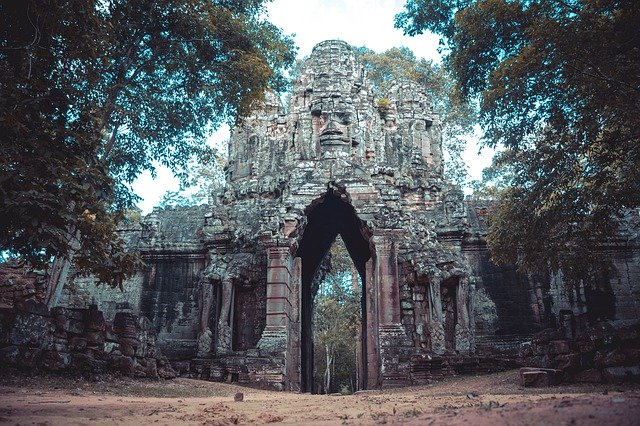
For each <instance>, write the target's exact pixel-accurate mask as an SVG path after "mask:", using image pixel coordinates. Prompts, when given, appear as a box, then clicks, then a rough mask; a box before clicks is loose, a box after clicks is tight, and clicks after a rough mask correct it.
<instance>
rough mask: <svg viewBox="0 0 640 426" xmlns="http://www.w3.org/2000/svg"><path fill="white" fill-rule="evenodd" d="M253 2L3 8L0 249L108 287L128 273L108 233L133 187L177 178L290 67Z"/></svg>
mask: <svg viewBox="0 0 640 426" xmlns="http://www.w3.org/2000/svg"><path fill="white" fill-rule="evenodd" d="M261 5H262V1H242V2H229V1H200V0H179V1H174V0H172V1H169V0H160V1H156V0H154V1H151V0H140V1H131V0H112V1H107V2H103V1H100V0H54V1H46V2H45V1H41V0H7V1H3V2H1V3H0V75H1V77H0V138H1V139H0V142H1V145H0V251H5V250H8V251H10V252H11V253H13V254H15V255H19V256H22V257H24V258H27V259H29V260H30V261H32V262H34V263H40V264H43V263H46V262H48V261H49V260H50V259H51V258H52V257H53V256H56V255H57V256H62V257H73V258H75V260H76V267H77V271H78V272H81V273H89V272H90V273H94V274H97V275H98V276H99V277H100V279H101V280H102V281H104V282H107V283H109V284H112V285H117V284H118V283H119V282H121V280H122V278H123V277H124V276H127V275H128V274H130V273H131V271H132V270H133V268H134V267H135V266H136V265H137V261H136V257H135V256H134V255H132V254H129V253H125V252H124V251H123V244H122V241H120V240H119V238H117V237H116V235H115V230H116V223H118V222H119V221H121V220H122V219H123V217H124V212H125V211H126V209H127V208H128V207H130V206H132V205H133V203H134V201H135V195H134V194H133V193H132V192H131V190H130V189H129V184H130V183H131V182H132V181H133V180H134V179H135V178H136V177H137V176H138V175H139V174H140V172H141V171H143V170H153V164H154V162H159V163H161V164H164V165H166V166H168V167H170V168H171V169H172V170H173V171H174V172H176V173H178V175H180V173H181V172H183V171H184V170H185V168H186V167H187V166H188V164H189V163H190V161H191V160H192V159H193V158H198V157H206V156H207V155H210V154H211V153H210V149H209V148H207V147H206V144H205V139H206V137H207V135H208V133H209V131H210V129H211V128H212V127H213V128H215V127H216V126H217V125H219V124H220V123H221V122H224V121H227V122H229V121H233V120H234V119H235V117H236V116H237V115H242V114H245V113H246V112H247V111H249V110H250V108H251V107H252V105H254V104H255V102H257V101H259V100H260V99H261V97H262V94H263V93H264V91H265V89H266V88H267V87H268V86H270V85H271V86H274V87H276V88H281V87H282V86H283V83H284V81H285V80H284V78H283V75H282V73H281V72H280V70H281V69H282V67H283V66H288V65H290V64H291V63H292V61H293V57H294V54H293V49H292V41H291V40H290V39H289V38H288V37H286V36H283V35H282V34H281V33H280V31H279V30H278V29H277V28H275V27H273V26H272V25H271V24H270V23H268V22H266V21H264V20H262V19H261V18H260V16H261V13H262V6H261Z"/></svg>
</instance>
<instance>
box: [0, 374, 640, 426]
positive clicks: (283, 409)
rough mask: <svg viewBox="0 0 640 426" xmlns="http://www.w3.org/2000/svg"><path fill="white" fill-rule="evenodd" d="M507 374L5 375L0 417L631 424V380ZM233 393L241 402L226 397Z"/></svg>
mask: <svg viewBox="0 0 640 426" xmlns="http://www.w3.org/2000/svg"><path fill="white" fill-rule="evenodd" d="M515 379H516V373H514V372H508V373H500V374H494V375H488V376H479V377H465V378H460V377H458V378H455V379H451V380H447V381H445V382H443V383H439V384H434V385H430V386H421V387H412V388H405V389H396V390H392V391H386V392H380V391H372V392H363V393H359V394H356V395H349V396H327V395H309V394H293V393H283V392H269V391H262V390H254V389H248V388H243V387H239V386H234V385H228V384H218V383H211V382H201V381H197V380H189V379H176V380H173V381H169V382H150V381H145V382H142V383H141V382H135V381H127V380H122V379H118V380H116V381H107V382H99V383H97V384H96V383H88V382H83V381H75V382H71V381H68V382H65V381H64V380H55V379H49V380H44V381H43V380H40V381H39V380H38V379H30V381H29V382H28V383H22V384H21V383H19V381H18V380H14V381H12V380H9V381H2V382H0V423H7V424H18V423H19V424H40V425H44V424H52V425H54V424H60V425H63V424H64V425H89V424H107V423H108V424H136V425H138V424H177V423H180V424H194V425H196V424H197V425H202V424H207V425H227V424H244V423H258V424H264V423H278V422H282V423H290V424H327V425H329V424H331V425H334V424H335V425H340V424H385V423H386V424H438V425H439V424H452V425H457V424H469V425H491V426H495V425H501V424H512V425H521V424H535V425H540V424H545V425H562V424H567V425H568V424H578V425H582V424H587V425H588V424H593V425H596V424H597V425H609V424H616V425H640V386H638V385H626V386H608V387H607V386H559V387H555V388H550V389H545V390H540V389H538V390H531V389H521V388H518V386H517V382H516V381H515ZM7 382H8V383H7ZM5 383H6V384H5ZM38 384H39V386H38ZM237 392H242V393H243V394H244V401H242V402H235V401H234V395H235V393H237Z"/></svg>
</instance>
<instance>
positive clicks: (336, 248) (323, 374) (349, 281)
mask: <svg viewBox="0 0 640 426" xmlns="http://www.w3.org/2000/svg"><path fill="white" fill-rule="evenodd" d="M328 256H329V262H330V267H329V269H328V270H326V271H325V275H324V279H323V281H322V284H321V285H320V288H319V289H318V293H317V295H316V297H315V309H314V317H313V322H314V333H313V337H314V339H313V340H314V358H315V363H314V364H315V372H316V374H315V381H316V383H317V385H316V387H317V388H318V389H322V390H323V391H324V393H335V392H341V393H344V392H346V390H349V389H350V390H351V392H353V390H354V389H353V386H354V383H355V374H356V369H357V367H356V344H357V341H356V340H357V330H358V328H359V326H360V324H361V312H360V301H361V290H360V289H361V284H360V287H358V288H356V289H354V286H353V275H354V274H356V275H357V272H356V271H355V267H354V266H353V262H352V261H351V258H350V256H349V253H348V252H347V249H346V247H345V245H344V242H343V241H342V238H340V237H338V238H337V239H336V242H335V243H334V244H333V245H332V246H331V249H330V251H329V254H328ZM351 392H349V393H351Z"/></svg>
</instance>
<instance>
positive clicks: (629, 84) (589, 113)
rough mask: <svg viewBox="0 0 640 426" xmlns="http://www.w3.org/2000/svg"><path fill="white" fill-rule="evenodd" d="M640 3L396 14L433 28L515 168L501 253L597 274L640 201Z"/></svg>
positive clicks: (611, 0)
mask: <svg viewBox="0 0 640 426" xmlns="http://www.w3.org/2000/svg"><path fill="white" fill-rule="evenodd" d="M638 22H640V3H638V2H637V1H634V0H563V1H561V0H557V1H548V0H544V1H542V0H528V1H525V0H520V1H507V0H482V1H477V0H459V1H447V2H444V1H436V2H431V1H430V2H427V1H423V0H409V1H407V3H406V5H405V11H404V12H402V13H401V14H399V15H397V16H396V25H397V26H400V27H402V28H404V30H405V32H407V33H409V34H412V35H415V34H419V33H420V32H422V31H424V30H431V31H434V32H436V33H438V34H440V35H442V36H443V38H444V42H443V44H444V46H445V47H446V48H448V49H449V54H448V56H447V59H446V61H447V63H448V64H450V66H451V68H452V70H453V73H454V76H455V78H456V80H457V85H456V87H457V90H458V91H459V92H460V94H461V95H462V96H464V97H466V98H476V97H479V98H480V102H481V104H480V109H481V122H482V124H483V127H484V129H485V143H487V144H489V145H492V146H495V145H500V146H502V147H504V148H505V152H504V153H503V154H501V156H500V163H499V167H501V168H502V169H503V170H504V171H505V172H506V175H505V176H507V177H508V180H509V182H508V186H507V187H506V188H505V189H504V190H503V191H502V192H501V195H500V197H499V203H498V207H497V211H496V213H495V215H494V217H493V220H492V222H491V232H490V234H489V237H488V243H489V246H490V248H491V250H492V256H493V258H494V260H496V261H498V262H512V263H515V264H516V265H518V266H519V267H520V268H521V269H522V270H525V271H535V270H538V271H539V270H545V269H546V268H548V267H551V269H552V270H559V269H561V270H562V271H563V273H564V275H565V277H567V278H568V279H569V281H570V282H576V281H577V280H580V279H582V278H585V277H587V276H588V275H591V274H592V273H593V265H596V264H597V262H595V260H596V258H597V257H598V255H597V254H596V253H595V252H594V250H593V248H594V246H596V245H597V243H598V242H600V243H602V242H605V241H607V240H609V239H613V238H615V236H616V232H617V229H618V228H617V222H618V218H619V217H620V216H621V215H622V214H623V213H624V212H625V210H627V209H632V208H637V207H638V206H640V143H639V142H640V140H639V136H640V114H639V113H640V47H639V46H640V31H639V30H638V25H637V24H638Z"/></svg>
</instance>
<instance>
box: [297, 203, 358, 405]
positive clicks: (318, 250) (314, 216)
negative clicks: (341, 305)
mask: <svg viewBox="0 0 640 426" xmlns="http://www.w3.org/2000/svg"><path fill="white" fill-rule="evenodd" d="M364 230H365V227H364V224H363V222H362V221H361V220H360V219H358V217H357V215H356V212H355V210H354V208H353V206H351V205H350V204H349V203H347V202H346V201H343V200H342V199H341V198H340V196H339V195H336V194H334V193H333V192H332V191H329V192H327V194H326V195H325V196H324V197H322V199H321V200H320V201H319V202H318V203H316V204H315V205H313V206H312V207H310V209H309V211H308V212H307V226H306V227H305V230H304V234H303V236H302V239H301V241H300V245H299V248H298V253H297V256H298V257H300V258H301V259H302V292H301V293H302V294H301V309H300V314H301V325H300V326H301V338H300V352H301V354H300V355H301V359H300V367H301V382H300V386H301V390H302V391H303V392H309V391H314V389H312V384H313V329H312V316H313V298H314V294H313V281H314V277H315V276H316V274H317V272H318V268H319V266H320V263H321V262H322V260H323V258H324V257H325V255H326V253H327V251H328V250H329V248H330V247H331V245H332V244H333V242H334V240H335V239H336V237H337V236H338V235H340V236H341V237H342V240H343V241H344V244H345V246H346V248H347V251H348V252H349V256H350V257H351V260H352V261H353V263H354V265H355V267H356V269H357V271H358V273H359V275H360V278H361V281H362V288H363V289H364V288H366V281H365V280H366V278H365V276H366V273H365V269H366V263H367V261H368V260H369V259H370V258H371V250H370V247H369V241H368V238H365V235H363V234H364ZM366 308H367V307H366V303H365V297H362V302H361V312H362V318H366V314H365V313H366V312H367V310H366ZM363 321H364V320H363ZM361 330H362V332H361V342H360V345H361V348H362V350H361V353H362V354H363V359H362V361H361V363H360V364H361V365H360V367H359V368H360V369H361V370H364V368H365V367H364V366H366V365H367V363H366V359H364V357H366V353H367V351H366V348H365V342H366V341H367V336H366V333H367V327H366V326H365V325H364V324H362V326H361ZM359 376H360V377H363V378H365V380H366V377H367V375H366V372H365V371H360V372H359ZM364 387H366V382H365V383H364Z"/></svg>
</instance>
